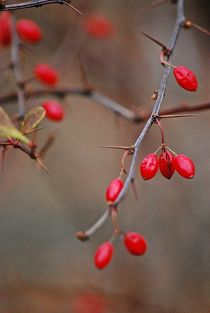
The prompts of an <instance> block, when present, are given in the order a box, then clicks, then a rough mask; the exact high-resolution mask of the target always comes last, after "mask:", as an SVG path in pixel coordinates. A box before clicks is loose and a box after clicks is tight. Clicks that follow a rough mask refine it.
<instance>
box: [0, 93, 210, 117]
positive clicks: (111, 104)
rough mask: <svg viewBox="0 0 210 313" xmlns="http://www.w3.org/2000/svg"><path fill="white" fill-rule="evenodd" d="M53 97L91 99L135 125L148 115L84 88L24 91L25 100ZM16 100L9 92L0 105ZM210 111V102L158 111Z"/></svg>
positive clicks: (0, 100)
mask: <svg viewBox="0 0 210 313" xmlns="http://www.w3.org/2000/svg"><path fill="white" fill-rule="evenodd" d="M48 95H49V96H55V97H60V98H63V97H66V96H81V97H87V98H90V99H92V100H93V101H95V102H97V103H98V104H100V105H102V106H104V107H106V108H108V109H110V110H112V111H113V112H114V113H116V114H119V115H120V116H122V117H124V118H125V119H127V120H129V121H131V122H135V123H142V122H144V121H146V120H147V119H148V118H149V116H150V113H148V112H144V111H143V110H141V109H134V110H130V109H127V108H125V107H124V106H123V105H122V104H120V103H119V102H117V101H115V100H112V99H110V98H108V97H106V96H104V95H102V94H101V93H99V92H97V91H95V90H92V89H85V88H80V87H78V88H65V87H59V88H55V89H52V88H49V89H37V90H26V91H25V99H29V98H31V97H35V98H38V97H43V96H48ZM16 100H17V93H16V92H11V93H8V94H6V95H3V96H0V105H1V106H6V105H8V104H11V103H12V102H14V101H16ZM209 109H210V102H204V103H199V104H195V105H192V106H191V105H189V104H187V103H183V104H180V105H177V106H174V107H172V108H168V109H164V110H161V111H160V114H161V115H167V114H175V113H185V112H198V111H204V110H209Z"/></svg>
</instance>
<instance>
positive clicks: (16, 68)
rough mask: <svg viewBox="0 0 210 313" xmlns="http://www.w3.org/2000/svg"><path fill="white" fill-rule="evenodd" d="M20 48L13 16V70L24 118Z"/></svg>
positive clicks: (20, 111)
mask: <svg viewBox="0 0 210 313" xmlns="http://www.w3.org/2000/svg"><path fill="white" fill-rule="evenodd" d="M19 47H20V46H19V39H18V36H17V32H16V27H15V18H14V16H12V46H11V64H12V66H11V69H12V70H13V72H14V76H15V81H16V90H17V100H18V115H19V117H22V116H24V113H25V95H24V89H25V86H24V85H22V84H21V82H22V80H23V77H22V68H21V64H20V56H19V52H20V51H19Z"/></svg>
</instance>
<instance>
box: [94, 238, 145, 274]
mask: <svg viewBox="0 0 210 313" xmlns="http://www.w3.org/2000/svg"><path fill="white" fill-rule="evenodd" d="M122 236H123V237H124V238H123V243H124V246H125V248H126V250H127V251H128V252H129V253H130V254H132V255H135V256H140V255H143V254H145V252H146V250H147V241H146V240H145V238H144V237H143V236H142V235H141V234H138V233H135V232H128V233H126V234H122ZM113 253H114V246H113V244H112V243H111V242H109V241H107V242H105V243H103V244H102V245H101V246H99V247H98V249H97V250H96V252H95V256H94V263H95V266H96V267H97V268H98V269H103V268H105V267H106V266H107V265H108V264H109V263H110V262H111V260H112V257H113Z"/></svg>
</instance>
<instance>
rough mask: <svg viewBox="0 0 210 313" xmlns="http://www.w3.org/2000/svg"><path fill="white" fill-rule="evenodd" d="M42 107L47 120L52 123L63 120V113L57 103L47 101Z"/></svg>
mask: <svg viewBox="0 0 210 313" xmlns="http://www.w3.org/2000/svg"><path fill="white" fill-rule="evenodd" d="M42 107H43V108H44V109H45V111H46V116H47V118H48V119H49V120H52V121H54V122H59V121H62V120H63V118H64V111H63V108H62V106H61V105H60V103H59V102H57V101H55V100H49V101H45V102H43V103H42Z"/></svg>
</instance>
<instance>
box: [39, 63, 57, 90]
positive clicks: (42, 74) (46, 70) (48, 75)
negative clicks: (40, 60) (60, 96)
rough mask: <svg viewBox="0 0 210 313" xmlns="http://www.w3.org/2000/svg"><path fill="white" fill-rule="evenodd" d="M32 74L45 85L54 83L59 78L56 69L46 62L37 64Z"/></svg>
mask: <svg viewBox="0 0 210 313" xmlns="http://www.w3.org/2000/svg"><path fill="white" fill-rule="evenodd" d="M34 75H35V76H36V78H37V79H39V80H40V81H41V82H42V83H44V84H47V85H55V84H56V83H57V82H58V79H59V78H58V73H57V71H56V70H55V69H54V68H53V67H51V66H50V65H48V64H38V65H37V66H36V67H35V68H34Z"/></svg>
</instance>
